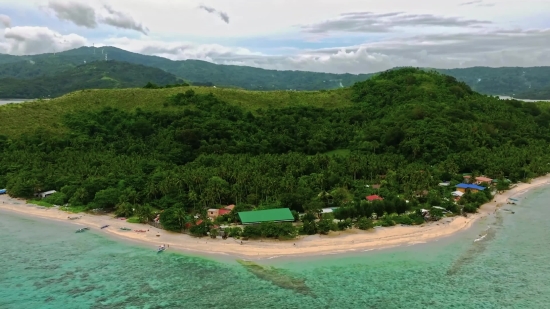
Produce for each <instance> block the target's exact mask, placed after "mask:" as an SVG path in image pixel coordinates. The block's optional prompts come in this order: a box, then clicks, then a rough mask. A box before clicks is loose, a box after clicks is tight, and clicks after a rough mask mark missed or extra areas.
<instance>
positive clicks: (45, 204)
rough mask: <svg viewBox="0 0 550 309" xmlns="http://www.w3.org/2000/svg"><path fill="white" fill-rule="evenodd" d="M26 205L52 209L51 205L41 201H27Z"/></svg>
mask: <svg viewBox="0 0 550 309" xmlns="http://www.w3.org/2000/svg"><path fill="white" fill-rule="evenodd" d="M27 204H33V205H38V206H43V207H53V204H50V203H47V202H44V201H42V200H28V201H27Z"/></svg>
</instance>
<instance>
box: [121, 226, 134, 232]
mask: <svg viewBox="0 0 550 309" xmlns="http://www.w3.org/2000/svg"><path fill="white" fill-rule="evenodd" d="M120 229H121V230H123V231H131V230H132V229H131V228H129V227H121V228H120Z"/></svg>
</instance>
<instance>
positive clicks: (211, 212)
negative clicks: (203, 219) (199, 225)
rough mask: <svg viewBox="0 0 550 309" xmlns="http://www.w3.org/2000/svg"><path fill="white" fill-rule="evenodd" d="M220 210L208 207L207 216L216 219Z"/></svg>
mask: <svg viewBox="0 0 550 309" xmlns="http://www.w3.org/2000/svg"><path fill="white" fill-rule="evenodd" d="M219 213H220V210H219V209H215V208H210V209H208V218H210V219H216V218H217V217H218V216H219Z"/></svg>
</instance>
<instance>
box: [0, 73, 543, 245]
mask: <svg viewBox="0 0 550 309" xmlns="http://www.w3.org/2000/svg"><path fill="white" fill-rule="evenodd" d="M0 119H2V121H1V122H0V132H1V135H0V187H7V189H8V193H9V194H10V195H12V196H18V197H31V196H32V195H33V193H34V192H35V191H37V190H51V189H54V190H57V191H58V192H59V193H57V194H55V195H52V197H51V198H49V199H47V200H46V201H45V202H48V203H52V204H58V205H61V204H64V203H67V202H68V203H69V204H70V205H71V207H74V209H80V210H82V209H95V208H104V209H107V210H113V211H115V212H116V213H117V214H119V215H121V216H126V217H129V216H136V217H137V218H138V219H139V220H142V221H146V220H148V219H151V217H152V216H154V214H153V211H154V210H153V209H156V210H164V212H162V214H161V222H162V224H163V226H164V227H165V228H167V229H170V230H175V231H181V229H183V228H186V226H188V224H190V225H191V226H193V227H192V228H191V229H190V232H191V233H193V234H195V235H200V236H202V235H206V233H207V232H208V230H209V226H208V223H204V222H203V223H204V224H203V225H198V226H195V225H193V220H194V219H193V215H194V214H196V213H197V212H202V211H203V210H204V209H207V208H215V207H220V205H227V204H236V205H237V206H236V211H243V210H250V209H269V208H276V207H289V208H291V209H292V210H294V211H298V212H301V211H305V212H309V213H316V212H318V211H319V210H320V209H321V208H323V207H326V206H328V205H330V206H333V207H338V206H340V207H341V209H340V210H338V211H336V212H335V214H334V216H335V217H336V218H337V219H343V220H345V221H344V222H343V223H341V224H338V225H335V224H334V223H333V220H332V218H329V219H327V220H325V221H321V222H315V221H314V220H313V219H311V220H310V219H308V218H315V217H314V215H312V214H311V215H307V216H306V217H305V218H304V223H303V225H302V226H301V227H300V228H299V229H300V230H299V231H300V232H301V233H303V234H314V233H328V231H330V230H344V229H347V228H349V227H350V226H352V225H355V226H357V227H358V228H362V229H367V228H369V227H372V225H373V222H372V221H371V219H370V216H371V214H372V213H376V214H377V216H378V218H381V217H382V216H384V214H387V215H385V216H384V217H383V219H380V220H378V221H377V222H376V223H375V224H378V225H383V226H389V225H394V224H415V223H423V222H424V219H423V218H422V217H421V216H419V215H418V213H417V212H416V210H419V209H422V208H424V209H430V208H431V206H432V205H437V206H441V207H444V208H446V209H447V210H448V211H450V212H452V213H454V214H459V213H460V212H461V210H462V209H463V210H464V211H466V212H475V211H476V210H477V207H479V205H481V204H483V203H484V202H486V201H488V200H489V199H490V198H491V196H490V190H485V191H484V192H482V193H473V192H471V193H467V194H466V195H464V197H463V198H462V199H461V200H460V203H458V204H455V203H454V202H453V199H451V191H453V190H454V185H455V184H456V183H459V182H461V181H462V180H463V178H462V173H473V174H474V175H485V176H487V177H491V178H495V179H500V180H502V179H503V178H509V179H511V180H512V181H519V180H522V181H527V180H528V179H530V178H532V177H535V176H537V175H543V174H546V173H548V172H550V165H548V162H550V146H549V145H550V143H549V142H550V111H549V109H548V105H547V104H539V103H523V102H520V101H515V100H506V101H502V100H499V99H497V98H494V97H489V96H485V95H481V94H479V93H476V92H474V91H472V89H471V88H470V87H469V86H468V85H466V84H465V83H463V82H459V81H457V80H456V79H455V78H453V77H451V76H445V75H441V74H439V73H437V72H426V71H423V70H418V69H412V68H406V69H399V70H391V71H387V72H383V73H380V74H378V75H377V76H375V77H373V78H371V79H368V80H366V81H363V82H359V83H356V84H354V85H353V86H352V87H349V88H344V89H337V90H329V91H317V92H294V91H273V92H263V91H245V90H239V89H227V88H225V89H222V88H207V87H194V86H190V87H185V88H168V89H144V88H137V89H117V90H112V89H107V90H86V91H77V92H74V93H71V94H69V95H65V96H62V97H59V98H55V99H52V100H48V101H45V100H44V101H36V102H31V103H22V104H8V105H3V106H0ZM21 124H24V125H21ZM444 180H450V181H452V186H450V187H440V186H438V183H440V182H441V181H444ZM372 184H380V188H375V187H373V186H372ZM367 185H370V186H367ZM505 185H506V183H505V182H503V181H500V182H499V188H500V189H502V190H504V189H505V188H504V187H503V186H505ZM500 189H499V190H500ZM371 194H377V195H380V196H382V197H383V198H384V201H381V202H374V203H369V202H367V201H365V196H367V195H371ZM405 200H409V201H410V203H406V202H405ZM352 202H353V203H352ZM407 212H408V213H409V214H407ZM436 214H437V211H436V210H435V208H434V209H432V215H434V216H436ZM312 216H313V217H312ZM436 217H437V216H436ZM346 219H349V220H346ZM237 220H238V217H236V216H235V214H230V215H227V216H224V217H221V219H219V220H218V222H217V224H219V225H222V224H228V223H230V222H235V221H237ZM205 221H208V220H205ZM264 228H265V229H264ZM296 232H297V231H296V227H294V226H292V225H291V224H285V225H275V226H272V225H266V226H263V225H260V226H255V227H249V228H245V229H244V230H243V231H242V236H243V237H284V238H288V237H293V236H292V235H294V236H295V235H296ZM235 233H237V234H239V233H240V232H235ZM237 234H236V235H237ZM239 235H240V234H239Z"/></svg>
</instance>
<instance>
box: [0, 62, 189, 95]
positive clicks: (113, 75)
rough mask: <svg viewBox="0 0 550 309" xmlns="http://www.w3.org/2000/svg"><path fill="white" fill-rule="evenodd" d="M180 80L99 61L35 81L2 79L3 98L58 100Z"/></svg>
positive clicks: (142, 68)
mask: <svg viewBox="0 0 550 309" xmlns="http://www.w3.org/2000/svg"><path fill="white" fill-rule="evenodd" d="M19 63H20V62H17V63H15V64H19ZM31 65H32V64H31ZM180 81H181V80H180V79H179V78H177V77H176V76H174V75H172V74H170V73H167V72H165V71H163V70H161V69H157V68H152V67H147V66H143V65H137V64H132V63H127V62H119V61H96V62H91V63H86V64H83V65H79V66H75V67H72V68H69V69H67V70H65V71H61V72H56V73H54V74H51V75H41V76H40V77H35V78H32V79H15V78H3V79H0V98H44V97H57V96H60V95H63V94H66V93H69V92H73V91H76V90H83V89H105V88H107V89H112V88H135V87H143V86H144V85H145V84H147V83H148V82H153V83H155V84H158V85H166V84H175V83H178V82H180Z"/></svg>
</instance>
